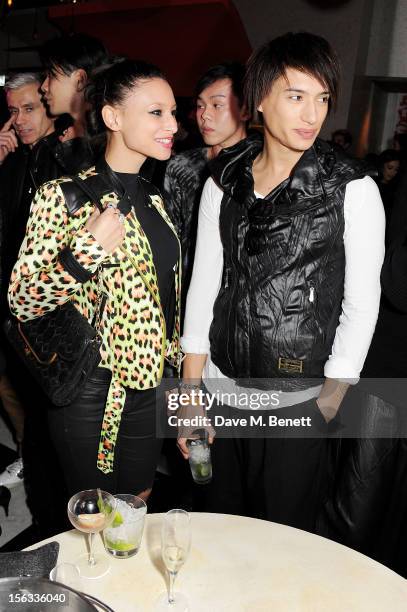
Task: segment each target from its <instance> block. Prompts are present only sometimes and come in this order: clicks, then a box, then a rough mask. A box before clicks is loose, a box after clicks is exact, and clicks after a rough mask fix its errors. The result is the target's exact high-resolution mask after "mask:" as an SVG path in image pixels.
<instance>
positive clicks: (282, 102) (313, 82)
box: [258, 68, 329, 152]
mask: <svg viewBox="0 0 407 612" xmlns="http://www.w3.org/2000/svg"><path fill="white" fill-rule="evenodd" d="M328 100H329V92H328V91H327V89H326V87H325V86H324V85H323V84H322V83H320V82H319V81H318V80H317V79H316V78H315V77H313V76H311V75H309V74H306V73H305V72H300V71H299V70H294V69H293V68H287V71H286V74H285V77H284V76H282V77H279V78H278V79H277V80H276V81H275V82H274V83H273V85H272V87H271V90H270V93H269V94H268V95H267V96H266V97H265V98H264V100H263V101H262V103H261V104H260V105H259V107H258V110H259V111H261V112H262V113H263V121H264V130H265V133H266V137H267V138H268V139H270V140H271V142H274V143H275V144H277V145H279V146H280V147H283V149H289V150H291V151H295V152H303V151H306V150H307V149H309V148H310V147H311V146H312V145H313V143H314V141H315V139H316V137H317V136H318V134H319V132H320V130H321V127H322V124H323V123H324V120H325V118H326V116H327V113H328Z"/></svg>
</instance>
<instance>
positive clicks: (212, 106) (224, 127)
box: [164, 62, 248, 317]
mask: <svg viewBox="0 0 407 612" xmlns="http://www.w3.org/2000/svg"><path fill="white" fill-rule="evenodd" d="M243 76H244V67H243V66H242V65H241V64H238V63H235V62H231V63H228V62H226V63H223V64H218V65H217V66H214V67H213V68H210V69H209V70H208V71H207V72H206V73H205V74H204V75H202V77H201V78H200V79H199V81H198V83H197V86H196V120H197V123H198V128H199V131H200V132H201V135H202V138H203V140H204V143H205V146H203V147H199V148H196V149H191V150H190V151H185V152H183V153H180V154H179V155H176V156H175V157H173V158H172V159H171V160H170V161H169V162H168V165H167V169H166V173H165V178H164V192H165V204H166V208H167V211H168V213H169V215H170V217H171V219H172V222H173V223H174V225H175V227H176V228H177V231H178V235H179V238H180V241H181V248H182V265H183V270H182V285H181V286H182V298H181V299H182V308H181V316H182V317H183V313H184V312H185V302H186V295H187V292H188V287H189V283H190V280H191V275H192V267H193V263H194V253H195V243H196V234H197V226H198V210H199V202H200V199H201V194H202V189H203V186H204V184H205V181H206V179H207V178H208V177H209V174H210V172H209V166H208V163H209V162H210V160H212V159H214V158H215V157H216V156H217V155H218V154H219V153H220V151H222V149H225V148H227V147H231V146H233V145H235V144H236V143H238V142H240V141H241V140H243V138H246V123H247V120H248V115H247V113H246V111H245V109H244V107H243V90H242V83H243Z"/></svg>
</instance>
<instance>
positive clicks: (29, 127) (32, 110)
mask: <svg viewBox="0 0 407 612" xmlns="http://www.w3.org/2000/svg"><path fill="white" fill-rule="evenodd" d="M38 89H39V83H30V84H28V85H23V86H22V87H19V88H18V89H14V90H9V91H8V92H7V106H8V110H9V112H10V115H11V116H12V117H14V122H13V125H14V129H15V131H16V133H17V135H18V137H19V139H20V140H21V142H22V143H24V144H27V145H30V146H32V145H34V144H35V143H36V142H38V141H39V140H41V138H44V136H48V134H51V132H53V131H54V121H53V119H50V118H49V117H48V116H47V111H46V108H45V106H44V104H43V103H42V102H41V96H40V94H39V91H38Z"/></svg>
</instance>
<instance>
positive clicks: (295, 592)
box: [31, 513, 407, 612]
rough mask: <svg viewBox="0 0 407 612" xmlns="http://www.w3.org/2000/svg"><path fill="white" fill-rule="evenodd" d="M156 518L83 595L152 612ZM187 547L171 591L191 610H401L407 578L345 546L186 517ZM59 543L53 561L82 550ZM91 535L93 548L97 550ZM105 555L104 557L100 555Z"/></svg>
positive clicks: (289, 531) (234, 520) (158, 579)
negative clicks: (134, 549) (137, 544)
mask: <svg viewBox="0 0 407 612" xmlns="http://www.w3.org/2000/svg"><path fill="white" fill-rule="evenodd" d="M162 516H163V515H160V514H151V515H148V516H147V520H146V525H145V530H144V535H143V542H142V546H141V548H140V550H139V552H138V554H137V555H136V556H134V557H132V558H130V559H115V558H113V557H110V556H109V558H110V560H111V569H110V572H109V574H107V575H106V576H104V577H103V578H100V579H97V580H83V591H84V592H87V593H89V594H91V595H94V596H96V597H98V598H99V599H101V600H102V601H104V602H105V603H106V604H108V605H110V606H111V607H112V608H113V609H114V610H115V612H141V611H142V612H153V610H154V602H155V601H156V600H157V599H158V597H159V596H160V595H161V594H162V593H163V592H164V591H165V590H166V588H167V579H166V576H165V570H164V566H163V564H162V561H161V549H160V530H161V520H162ZM191 526H192V546H191V552H190V555H189V557H188V559H187V561H186V563H185V565H184V567H183V568H181V570H180V572H179V575H178V577H177V580H176V583H175V590H176V591H180V592H182V593H184V595H185V596H186V597H187V598H188V601H189V604H190V606H189V610H190V612H226V611H228V612H243V611H245V612H246V611H247V612H249V611H250V612H365V611H366V612H385V611H387V610H389V611H391V612H406V611H407V581H406V580H404V578H402V577H400V576H399V575H397V574H395V573H394V572H392V571H391V570H389V569H388V568H386V567H384V566H383V565H380V564H379V563H376V562H375V561H373V560H372V559H369V558H368V557H365V556H364V555H361V554H359V553H357V552H355V551H353V550H351V549H350V548H346V547H345V546H341V545H339V544H336V543H335V542H332V541H331V540H327V539H325V538H321V537H318V536H315V535H312V534H310V533H306V532H305V531H300V530H298V529H293V528H291V527H286V526H285V525H279V524H277V523H270V522H267V521H260V520H255V519H250V518H246V517H241V516H230V515H223V514H203V513H192V518H191ZM52 540H57V541H58V542H59V543H60V551H59V557H58V563H63V562H71V563H74V562H75V558H76V557H77V556H78V555H79V554H81V553H82V552H84V551H85V550H86V548H85V539H84V535H83V534H82V533H79V532H78V531H67V532H65V533H62V534H60V535H58V536H56V537H54V538H50V539H49V540H45V541H43V542H41V543H39V544H36V545H35V546H32V547H31V549H33V548H36V547H37V546H39V545H40V544H44V543H46V542H49V541H52ZM102 549H103V544H102V541H101V538H100V537H99V536H96V538H95V550H102ZM106 554H107V553H106Z"/></svg>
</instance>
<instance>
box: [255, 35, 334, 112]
mask: <svg viewBox="0 0 407 612" xmlns="http://www.w3.org/2000/svg"><path fill="white" fill-rule="evenodd" d="M288 68H293V69H294V70H299V71H300V72H305V73H306V74H309V75H310V76H312V77H314V78H316V79H317V80H318V81H319V82H320V83H321V84H322V85H323V86H324V87H326V90H327V91H328V92H329V94H330V98H329V103H328V105H329V106H328V108H329V110H331V108H335V106H336V103H337V100H338V89H339V73H340V70H339V60H338V58H337V55H336V53H335V52H334V51H333V49H332V48H331V46H330V45H329V43H328V42H327V41H326V40H325V39H324V38H322V37H321V36H316V35H315V34H310V33H308V32H297V33H293V32H288V33H287V34H284V35H283V36H279V37H278V38H274V40H271V41H269V42H267V43H265V44H264V45H262V46H261V47H259V49H257V50H256V51H254V53H253V54H252V55H251V57H250V58H249V61H248V62H247V71H246V78H245V83H244V97H245V103H246V106H247V109H248V111H249V112H250V113H251V115H253V114H254V113H256V111H257V109H258V107H259V105H260V104H261V103H262V101H263V100H264V98H265V97H266V96H267V95H268V94H269V93H270V90H271V88H272V86H273V83H274V82H275V81H276V80H277V79H278V78H279V77H284V76H286V72H287V69H288Z"/></svg>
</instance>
